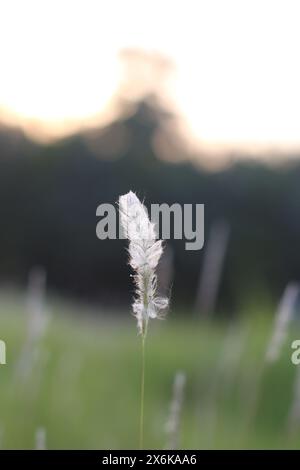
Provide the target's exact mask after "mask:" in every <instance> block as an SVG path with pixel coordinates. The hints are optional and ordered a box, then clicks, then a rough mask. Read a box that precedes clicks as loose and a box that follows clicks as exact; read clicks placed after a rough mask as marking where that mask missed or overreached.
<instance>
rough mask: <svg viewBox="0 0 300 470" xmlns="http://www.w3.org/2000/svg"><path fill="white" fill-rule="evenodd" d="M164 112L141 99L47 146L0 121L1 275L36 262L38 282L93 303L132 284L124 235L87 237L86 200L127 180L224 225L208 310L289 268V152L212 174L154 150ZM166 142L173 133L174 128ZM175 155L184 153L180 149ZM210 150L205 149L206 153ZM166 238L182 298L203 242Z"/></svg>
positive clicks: (90, 202)
mask: <svg viewBox="0 0 300 470" xmlns="http://www.w3.org/2000/svg"><path fill="white" fill-rule="evenodd" d="M164 119H167V117H166V116H164V114H163V113H161V111H159V110H158V109H155V107H154V105H153V106H151V105H149V104H147V102H142V103H140V105H138V106H137V109H136V112H135V113H133V114H132V115H130V116H127V117H123V118H120V119H119V120H117V121H116V122H114V123H113V124H111V125H110V126H108V127H106V128H103V129H94V130H90V131H87V132H84V133H81V134H77V135H74V136H72V137H68V138H66V139H63V140H60V141H57V142H55V143H51V144H47V145H39V144H37V143H33V142H31V141H30V140H29V139H27V138H25V137H24V136H23V135H22V134H21V133H19V132H18V131H13V130H8V129H6V128H4V127H3V128H0V152H1V154H0V214H1V230H0V279H1V282H17V283H20V284H24V283H25V282H26V279H27V276H28V272H29V270H30V269H31V268H32V267H33V266H37V265H39V266H44V267H45V269H46V271H47V279H48V285H49V286H50V287H51V288H52V289H54V290H58V291H59V292H61V293H67V294H68V295H77V296H82V297H85V298H88V299H91V300H93V299H94V300H99V299H101V300H102V301H103V302H104V303H115V304H118V303H121V302H123V301H124V300H125V299H126V301H127V299H129V296H130V297H131V294H132V287H131V280H130V278H129V276H128V270H129V268H128V266H127V264H126V256H127V255H126V252H125V250H124V245H125V243H124V241H118V240H105V241H100V240H98V239H97V238H96V224H97V221H98V219H97V217H96V208H97V206H98V205H99V204H101V203H103V202H112V203H114V202H116V201H117V199H118V196H119V195H120V194H122V193H125V192H127V191H128V190H129V189H132V190H134V191H136V192H137V193H138V195H139V196H141V197H142V198H143V197H145V199H146V202H147V203H163V202H166V203H170V204H171V203H174V202H178V203H204V204H205V234H206V237H208V236H209V230H210V227H211V224H212V223H214V222H217V221H220V220H225V221H226V222H227V223H228V224H229V227H230V237H229V243H228V249H227V252H226V256H225V262H224V269H223V273H222V277H221V284H220V295H219V298H218V308H219V309H220V310H223V309H224V310H229V309H230V310H232V309H235V308H236V307H237V306H238V305H239V303H240V302H241V301H243V300H245V298H248V299H253V298H254V297H256V296H258V295H260V294H261V293H262V292H266V293H267V295H268V296H270V297H271V298H277V297H278V296H279V295H280V294H281V291H282V289H283V287H284V286H285V285H286V283H287V282H288V281H290V280H297V279H299V278H300V249H299V241H300V217H299V215H300V184H299V182H300V180H299V178H300V161H297V162H294V163H289V164H287V165H285V166H283V165H282V166H280V167H278V166H277V168H275V167H271V166H267V165H265V164H263V163H258V162H257V161H256V162H254V161H253V160H250V159H249V160H247V159H243V161H241V160H240V161H239V162H238V161H236V162H235V163H233V164H232V165H231V166H230V167H228V168H226V169H222V170H218V171H214V172H210V171H208V170H204V169H201V168H200V167H199V165H197V167H196V166H195V165H193V164H192V163H190V162H189V161H187V160H186V161H184V159H183V161H184V162H181V163H178V162H177V163H171V162H167V161H163V160H161V159H159V158H158V157H157V155H156V151H155V146H154V145H153V136H154V134H155V133H157V131H158V129H159V128H160V127H161V126H162V124H163V121H164ZM174 142H176V136H175V135H174ZM183 157H184V156H183ZM212 158H213V157H212ZM168 243H169V244H170V245H171V246H172V247H173V248H174V257H173V259H174V279H173V282H172V286H173V287H172V292H173V295H172V298H173V303H175V302H176V303H177V304H178V305H179V304H180V303H185V304H188V305H190V306H191V305H193V303H194V301H195V296H196V290H197V285H198V279H199V274H200V272H201V266H202V261H203V254H204V251H205V247H204V250H202V251H200V252H196V251H185V248H184V241H180V240H177V241H170V242H168Z"/></svg>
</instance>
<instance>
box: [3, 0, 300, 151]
mask: <svg viewBox="0 0 300 470" xmlns="http://www.w3.org/2000/svg"><path fill="white" fill-rule="evenodd" d="M299 19H300V1H299V0H150V1H148V0H123V1H122V0H118V1H117V0H106V1H102V0H0V67H1V70H0V115H2V118H3V119H4V120H5V121H7V122H14V123H21V124H22V125H23V126H25V127H26V126H27V128H29V129H30V126H31V124H32V123H39V124H41V125H42V126H43V128H44V130H46V132H48V131H49V133H50V134H51V132H55V131H56V130H57V129H58V128H60V129H66V130H68V129H70V128H72V126H73V127H76V126H77V125H80V124H82V123H88V122H89V120H90V119H92V118H93V117H94V116H96V115H97V116H99V115H100V117H101V115H102V117H103V116H104V115H105V113H106V114H107V111H108V110H109V106H110V101H111V98H112V96H113V95H114V93H115V92H116V90H117V89H118V86H119V84H120V62H119V51H120V50H122V49H124V48H130V47H134V48H140V49H144V50H146V51H147V52H149V51H150V52H151V51H156V52H159V53H162V54H164V55H166V56H167V57H169V58H170V59H171V60H172V61H173V63H174V66H175V68H174V73H173V74H172V76H171V78H170V79H169V80H168V81H167V83H166V86H165V89H164V94H165V95H166V96H167V97H170V98H171V99H172V100H173V101H174V106H175V108H176V110H177V112H178V113H179V114H180V115H181V117H182V119H183V121H184V122H185V124H186V127H187V129H188V130H189V133H190V135H191V136H193V138H194V139H195V141H197V142H198V141H199V142H201V143H202V144H207V145H212V146H216V147H218V146H221V147H222V146H224V147H232V148H236V147H238V146H247V145H251V146H252V147H264V148H267V149H268V148H269V147H278V148H283V149H289V148H292V147H296V148H300V60H299V57H300V54H299V52H300V27H299Z"/></svg>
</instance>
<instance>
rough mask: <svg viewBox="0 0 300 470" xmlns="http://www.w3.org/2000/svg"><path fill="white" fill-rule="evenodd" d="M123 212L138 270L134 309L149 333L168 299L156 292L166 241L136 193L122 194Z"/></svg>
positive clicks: (131, 255) (131, 261) (141, 328)
mask: <svg viewBox="0 0 300 470" xmlns="http://www.w3.org/2000/svg"><path fill="white" fill-rule="evenodd" d="M119 211H120V218H121V226H122V229H123V231H124V235H125V236H126V238H128V240H129V248H128V252H129V264H130V266H131V267H132V269H133V270H134V271H135V275H134V280H135V285H136V295H135V300H134V303H133V306H132V308H133V312H134V315H135V317H136V319H137V324H138V330H139V332H140V333H141V334H142V336H145V335H146V333H147V326H148V321H149V319H150V318H159V317H160V314H161V311H162V310H164V309H166V307H167V306H168V299H167V298H164V297H159V296H157V295H156V287H157V277H156V274H155V269H156V267H157V265H158V262H159V259H160V257H161V255H162V253H163V246H162V240H157V233H156V231H155V226H154V224H153V223H152V222H151V221H150V219H149V217H148V212H147V209H146V207H145V206H144V205H143V204H142V203H141V201H140V200H139V199H138V197H137V196H136V195H135V194H134V193H133V192H132V191H129V193H127V194H125V195H123V196H120V198H119Z"/></svg>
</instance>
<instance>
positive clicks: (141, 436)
mask: <svg viewBox="0 0 300 470" xmlns="http://www.w3.org/2000/svg"><path fill="white" fill-rule="evenodd" d="M145 340H146V335H145V334H143V337H142V372H141V410H140V449H143V446H144V397H145Z"/></svg>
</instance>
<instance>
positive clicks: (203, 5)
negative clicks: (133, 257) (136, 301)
mask: <svg viewBox="0 0 300 470" xmlns="http://www.w3.org/2000/svg"><path fill="white" fill-rule="evenodd" d="M299 11H300V9H299V4H298V2H297V1H292V0H288V1H281V0H278V1H276V2H274V1H272V2H271V1H268V0H263V1H259V2H258V1H251V2H250V1H247V0H246V1H244V2H240V1H236V0H226V1H216V0H213V1H208V0H201V1H193V0H188V1H185V2H183V1H181V0H177V1H172V2H171V1H168V0H165V1H163V2H158V1H152V2H148V1H146V0H145V1H143V2H138V1H136V0H126V1H125V2H121V1H116V0H114V1H111V2H104V1H101V0H98V1H93V0H86V1H81V0H78V1H68V0H60V1H59V2H58V1H51V2H50V1H44V2H38V1H35V0H27V1H26V2H24V1H17V0H12V1H8V0H1V1H0V22H1V27H0V59H1V61H0V64H1V74H0V217H1V218H0V220H1V230H0V339H2V340H4V341H5V342H6V348H7V351H6V355H7V357H6V360H7V364H6V365H1V366H0V382H1V387H0V446H1V447H2V448H42V447H46V448H135V447H137V445H138V420H139V387H140V385H139V380H140V362H141V361H140V338H138V337H137V331H136V325H135V321H134V319H133V317H132V316H131V306H130V305H131V300H132V295H133V286H132V280H131V278H130V268H129V266H128V262H127V254H126V250H125V247H126V243H125V242H124V241H123V240H101V241H100V240H99V239H97V237H96V225H97V222H98V218H97V217H96V209H97V207H98V205H99V204H101V203H103V202H105V203H108V202H110V203H116V201H117V200H118V197H119V195H121V194H124V193H126V192H128V191H129V190H133V191H135V192H136V193H137V194H138V196H139V197H141V198H142V199H145V203H146V205H147V204H148V205H149V204H151V203H168V204H172V203H175V202H176V203H180V204H184V203H193V204H196V203H198V204H199V203H201V204H205V245H204V248H203V249H202V250H201V251H186V250H185V244H184V241H183V240H170V241H168V242H167V244H166V250H165V253H164V257H163V258H162V260H161V263H160V266H159V279H160V287H159V288H160V290H161V292H164V293H167V294H168V295H170V298H171V307H170V311H169V313H168V317H167V318H166V320H165V321H163V322H156V323H155V322H153V323H152V324H151V329H150V333H149V340H148V344H147V372H146V408H145V446H146V447H152V448H164V447H179V448H200V449H201V448H298V447H299V442H300V366H299V368H297V366H296V365H294V364H292V362H291V353H292V349H291V343H292V341H293V340H295V339H298V338H300V327H299V287H298V281H299V279H300V250H299V249H298V246H299V240H300V217H299V214H300V185H299V178H300V159H299V157H300V124H299V122H300V121H299V105H300V92H299V85H298V84H299V75H300V68H299V64H298V61H297V57H298V55H299V44H300V42H299V41H300V32H299V28H298V24H297V18H298V17H299V15H298V13H299ZM174 410H175V411H174ZM176 410H177V411H176ZM178 410H179V411H178ZM174 413H175V415H174ZM170 423H171V424H170ZM174 423H175V424H174Z"/></svg>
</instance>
